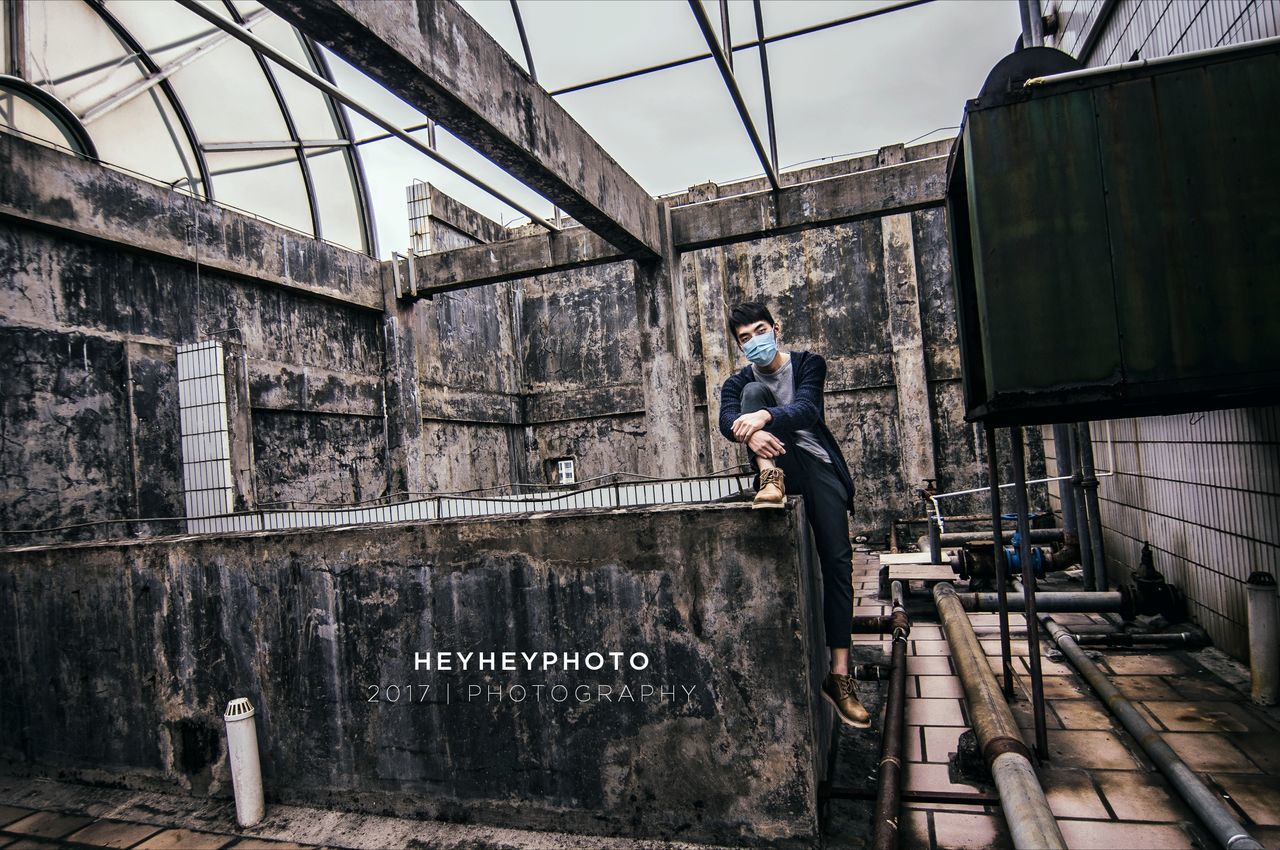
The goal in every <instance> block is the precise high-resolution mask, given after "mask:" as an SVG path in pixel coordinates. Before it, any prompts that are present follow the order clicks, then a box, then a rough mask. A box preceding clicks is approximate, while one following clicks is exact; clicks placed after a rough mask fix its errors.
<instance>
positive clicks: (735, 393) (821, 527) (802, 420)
mask: <svg viewBox="0 0 1280 850" xmlns="http://www.w3.org/2000/svg"><path fill="white" fill-rule="evenodd" d="M781 330H782V329H781V328H780V327H779V326H778V323H777V322H776V321H774V319H773V315H772V314H771V313H770V312H769V308H768V307H766V306H764V305H763V304H760V303H758V302H754V301H753V302H748V303H745V304H739V305H737V306H736V307H734V308H733V309H732V310H730V312H729V333H730V335H731V336H732V337H733V338H734V339H735V340H737V343H738V347H739V348H740V349H741V350H742V353H743V354H745V355H746V357H747V359H748V360H750V361H751V365H750V366H747V367H745V368H743V370H742V371H741V372H738V373H737V374H736V375H734V376H732V377H731V378H729V380H727V381H725V383H724V388H723V389H722V390H721V391H720V433H722V434H724V436H725V437H726V438H727V439H730V440H733V441H735V442H739V443H746V444H747V448H748V449H750V452H749V456H750V459H751V466H752V468H753V469H755V470H757V471H758V472H759V476H760V478H759V484H758V486H757V488H756V497H755V501H754V502H753V503H752V505H751V507H752V508H781V507H782V506H783V505H784V504H785V502H786V496H787V494H788V493H790V494H792V495H798V496H803V497H804V512H805V516H806V517H808V519H809V527H810V528H811V529H813V537H814V542H815V544H816V545H817V549H818V558H819V560H820V561H821V562H822V590H823V592H822V597H823V605H822V607H823V623H824V625H825V627H826V634H827V646H828V647H830V650H831V672H830V673H828V674H827V677H826V679H824V680H823V682H822V696H823V698H825V699H826V700H827V701H828V702H830V703H831V704H832V705H833V706H835V709H836V713H837V714H838V715H839V716H840V719H841V720H842V721H844V722H845V723H847V724H849V725H850V726H857V727H859V728H866V727H868V726H870V725H871V721H870V716H869V715H868V714H867V710H866V709H865V708H863V707H862V703H860V702H859V701H858V697H857V695H856V693H855V692H854V688H853V679H852V678H851V677H850V676H849V675H848V673H849V632H850V630H851V629H852V628H853V583H852V572H853V547H852V546H850V544H849V515H848V512H849V511H852V510H853V479H852V477H851V476H850V475H849V466H848V464H846V463H845V460H844V457H843V456H842V455H841V454H840V447H839V446H838V445H836V441H835V438H834V437H833V436H831V432H830V431H829V430H828V429H827V425H826V423H825V422H824V421H823V418H822V388H823V384H824V382H825V381H826V379H827V363H826V361H825V360H823V359H822V356H821V355H818V354H814V353H813V352H809V351H782V350H781V349H779V348H778V342H779V339H780V334H781Z"/></svg>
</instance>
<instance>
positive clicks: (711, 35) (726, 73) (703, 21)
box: [689, 0, 782, 192]
mask: <svg viewBox="0 0 1280 850" xmlns="http://www.w3.org/2000/svg"><path fill="white" fill-rule="evenodd" d="M689 9H690V10H691V11H692V12H693V17H694V18H695V19H696V20H697V22H698V27H699V28H700V29H701V30H702V37H703V38H704V39H706V41H707V47H709V48H711V55H712V57H713V58H714V59H715V60H716V67H718V68H719V69H720V76H721V77H723V78H724V85H725V88H727V89H728V90H729V96H730V97H732V98H733V105H734V107H735V108H736V109H737V110H738V117H739V118H741V119H742V126H743V127H745V128H746V130H747V135H748V136H749V137H750V138H751V146H752V147H753V148H755V149H756V157H758V158H759V160H760V164H761V165H762V166H764V173H765V176H766V177H768V178H769V185H770V186H772V187H773V190H774V191H775V192H776V191H778V190H779V189H781V188H782V184H781V183H779V182H778V169H777V168H776V167H775V166H774V164H773V162H771V161H770V160H769V155H768V154H767V153H766V152H765V149H764V143H763V142H761V141H760V134H759V133H758V132H756V125H755V122H753V121H752V120H751V113H750V112H749V111H748V110H747V102H746V100H744V99H743V97H742V90H741V89H739V88H738V81H737V80H736V79H734V76H733V66H732V65H730V64H729V57H728V55H727V54H726V53H725V52H724V49H723V48H722V47H721V46H720V43H719V42H718V41H716V31H715V29H714V27H713V26H712V24H711V19H710V18H708V17H707V10H706V9H703V8H702V0H689Z"/></svg>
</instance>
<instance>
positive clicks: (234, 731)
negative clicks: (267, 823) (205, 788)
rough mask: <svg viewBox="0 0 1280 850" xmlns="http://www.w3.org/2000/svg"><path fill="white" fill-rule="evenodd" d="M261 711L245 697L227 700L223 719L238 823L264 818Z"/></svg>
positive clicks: (248, 824) (249, 822) (244, 823)
mask: <svg viewBox="0 0 1280 850" xmlns="http://www.w3.org/2000/svg"><path fill="white" fill-rule="evenodd" d="M256 713H257V712H255V711H254V708H253V705H252V704H251V703H250V702H249V700H247V699H245V698H244V697H240V698H239V699H233V700H232V701H231V702H229V703H227V710H226V713H225V714H223V715H222V719H223V720H225V721H226V724H227V760H228V761H229V762H230V763H231V788H232V790H233V791H234V792H235V795H236V823H238V824H240V825H241V826H253V825H254V824H255V823H257V822H258V821H260V820H262V816H263V814H264V805H263V801H262V765H261V763H260V762H259V761H258V729H257V726H256V724H255V723H254V722H253V717H254V715H255V714H256Z"/></svg>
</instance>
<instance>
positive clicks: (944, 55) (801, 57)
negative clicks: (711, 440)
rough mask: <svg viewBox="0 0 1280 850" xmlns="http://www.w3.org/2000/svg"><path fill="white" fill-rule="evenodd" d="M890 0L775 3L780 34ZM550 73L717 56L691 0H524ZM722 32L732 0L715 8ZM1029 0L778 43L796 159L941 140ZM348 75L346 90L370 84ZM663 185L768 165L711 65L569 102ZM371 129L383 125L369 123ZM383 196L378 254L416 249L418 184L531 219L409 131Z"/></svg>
mask: <svg viewBox="0 0 1280 850" xmlns="http://www.w3.org/2000/svg"><path fill="white" fill-rule="evenodd" d="M461 4H462V6H463V8H465V9H466V10H467V12H468V13H470V14H471V15H472V16H473V17H474V18H476V20H478V21H479V22H480V23H481V25H483V26H484V27H485V29H486V30H488V32H489V33H490V34H491V35H492V36H493V37H494V38H495V39H497V41H498V43H499V44H501V45H502V46H503V47H504V48H505V49H506V50H507V51H508V52H509V53H510V54H511V55H512V56H513V58H515V59H516V60H517V61H518V62H519V64H520V65H521V66H523V65H524V64H525V62H524V55H523V51H522V48H521V46H520V40H519V36H518V34H517V31H516V27H515V23H514V18H513V17H512V13H511V4H510V3H509V2H508V0H461ZM884 5H886V3H885V2H884V0H872V2H866V0H863V1H862V2H857V0H764V4H763V17H764V25H765V32H766V35H772V34H775V33H779V32H785V31H789V30H793V29H796V28H799V27H804V26H808V25H810V24H815V23H819V22H823V21H829V20H834V19H837V18H841V17H845V16H848V15H851V14H855V13H857V12H860V11H865V10H867V9H871V8H876V7H879V6H884ZM520 9H521V13H522V15H523V17H524V23H525V27H526V30H527V32H528V35H529V40H530V44H531V49H532V52H533V63H534V67H535V69H536V71H537V75H538V82H539V83H540V84H541V85H542V86H543V87H544V88H546V89H548V90H555V89H557V88H562V87H565V86H570V85H573V84H575V83H580V82H585V81H588V80H594V79H598V78H600V77H604V76H609V75H612V74H617V73H621V72H624V71H628V70H632V69H635V68H639V67H642V66H646V65H652V64H656V63H659V62H664V61H668V60H672V59H679V58H682V57H685V56H691V55H695V54H698V53H704V52H706V43H705V42H704V41H703V40H702V34H701V31H700V30H699V29H698V26H697V24H696V22H695V20H694V17H693V13H692V11H691V10H690V8H689V5H688V3H687V2H685V0H608V2H603V1H602V0H521V3H520ZM730 9H731V20H730V32H731V36H732V40H733V41H734V43H736V44H740V43H742V42H744V41H748V40H751V39H753V38H754V37H755V23H754V18H753V15H752V11H751V3H750V0H730ZM707 10H708V14H709V16H710V17H711V19H712V20H713V21H714V22H715V23H716V25H717V28H718V26H719V21H720V16H719V7H718V3H715V2H711V3H707ZM1019 31H1020V30H1019V18H1018V7H1017V3H1016V2H1015V0H936V2H932V3H928V4H925V5H923V6H918V7H914V8H910V9H905V10H901V11H896V12H892V13H890V14H886V15H882V16H879V17H877V18H873V19H870V20H865V21H858V22H855V23H851V24H846V25H844V26H840V27H836V28H832V29H828V30H825V31H823V32H819V33H814V34H811V35H805V36H801V37H798V38H794V39H790V40H786V41H781V42H776V43H774V44H771V45H769V48H768V50H769V55H768V61H769V70H770V76H771V79H772V85H773V100H774V109H775V117H776V123H777V135H778V158H779V161H780V163H781V165H782V167H783V168H784V169H786V168H787V167H789V166H792V165H796V164H800V163H806V162H812V161H815V160H820V159H824V158H837V157H841V156H845V155H848V154H852V153H857V152H862V151H868V150H875V149H876V148H879V147H881V146H884V145H889V144H894V143H898V142H907V141H910V140H912V139H916V138H917V137H924V139H936V138H941V137H943V136H946V135H953V134H954V132H955V131H954V130H942V131H939V130H938V128H944V127H951V126H954V125H957V124H959V122H960V117H961V113H962V111H963V108H964V102H965V100H967V99H969V98H972V97H974V96H975V95H976V94H977V92H978V89H979V87H980V86H981V85H982V81H983V79H984V78H985V77H986V75H987V72H988V71H990V70H991V67H992V66H993V65H994V64H995V63H996V62H997V61H999V59H1000V58H1001V57H1003V56H1004V55H1005V54H1007V53H1008V52H1010V51H1011V50H1012V49H1013V45H1014V42H1015V40H1016V39H1017V37H1018V34H1019ZM734 70H735V75H736V77H737V78H738V81H739V85H740V86H741V87H742V89H743V93H744V96H745V98H746V100H747V102H748V105H749V107H750V109H751V112H752V116H753V119H754V120H755V122H756V124H757V126H758V127H759V130H760V134H761V137H762V138H764V137H765V110H764V97H763V87H762V85H761V81H760V65H759V60H758V52H757V51H755V50H742V51H738V52H737V53H736V54H735V66H734ZM354 77H355V75H353V74H351V73H350V72H348V73H344V74H340V80H341V82H342V83H343V84H344V86H345V87H348V88H352V89H358V88H360V87H361V85H362V83H361V81H359V80H358V79H355V78H354ZM364 85H365V86H366V88H365V91H364V93H363V96H364V97H365V98H366V99H368V100H369V101H370V102H371V103H376V104H377V106H378V108H379V110H380V111H382V112H383V113H384V114H387V115H389V116H393V117H394V118H396V119H397V120H400V121H402V122H403V124H402V126H403V125H407V124H412V123H415V122H417V121H421V120H422V118H421V116H419V115H418V114H417V113H416V112H415V111H413V110H412V109H411V108H409V107H408V106H406V105H404V104H402V103H395V102H392V100H391V99H390V98H389V97H387V96H386V95H385V94H379V93H378V92H376V91H375V90H374V87H372V86H368V85H367V84H364ZM557 100H558V102H559V103H560V105H561V106H563V107H564V108H565V109H567V110H568V111H569V113H570V114H571V115H573V117H574V118H575V119H576V120H577V121H578V122H579V123H580V124H582V126H583V127H585V128H586V130H587V131H588V132H589V133H591V135H592V136H594V137H595V138H596V139H597V140H598V141H599V142H600V144H601V145H602V146H603V147H604V149H605V150H606V151H608V152H609V153H610V154H611V155H612V156H613V157H614V158H615V159H616V160H617V161H618V162H619V163H620V164H621V165H622V167H623V168H624V169H626V170H627V171H628V172H629V173H630V174H631V175H632V176H633V177H634V178H635V179H636V180H638V181H639V182H640V184H641V185H642V186H644V188H645V189H647V190H648V191H649V192H650V193H651V194H653V195H662V194H668V193H672V192H679V191H682V190H684V189H686V188H688V187H689V186H691V185H694V184H696V183H702V182H706V181H708V180H712V181H715V182H717V183H726V182H730V181H733V180H737V179H741V178H744V177H750V176H753V175H756V174H759V173H761V171H762V169H761V167H760V164H759V161H758V160H757V159H756V157H755V152H754V150H753V148H752V146H751V143H750V141H749V139H748V137H747V134H746V131H745V130H744V129H743V127H742V124H741V122H740V121H739V119H738V116H737V113H736V112H735V111H734V108H733V102H732V100H731V99H730V97H729V94H728V92H727V91H726V89H725V87H724V84H723V82H722V81H721V79H720V75H719V72H718V71H717V69H716V66H715V63H714V62H712V61H711V60H706V61H703V62H699V63H695V64H691V65H686V66H683V67H680V68H676V69H672V70H667V71H660V72H657V73H653V74H649V75H646V76H643V77H639V78H636V79H632V80H627V81H623V82H619V83H612V84H609V85H604V86H599V87H597V88H594V89H589V90H586V91H582V92H575V93H570V94H566V95H562V96H560V97H558V98H557ZM354 123H355V125H356V132H357V135H359V136H365V135H373V134H374V133H375V132H377V131H376V128H373V127H372V126H371V125H369V124H368V123H367V122H364V121H362V120H360V119H358V118H356V119H355V121H354ZM438 143H439V145H440V149H441V150H442V151H444V152H447V153H448V154H449V155H450V156H452V157H454V158H456V159H458V160H460V161H463V162H464V163H466V165H467V167H468V168H469V169H470V170H472V171H473V172H475V173H476V174H477V175H480V176H483V177H484V178H485V179H486V180H488V181H489V182H491V183H493V184H495V185H497V186H498V187H500V188H501V189H503V191H506V192H509V193H510V194H511V195H512V196H513V197H516V198H518V199H519V200H520V201H521V202H522V203H526V204H528V205H529V206H530V207H531V208H532V209H534V210H535V211H537V212H539V213H541V214H544V215H547V216H550V215H551V213H552V207H551V204H550V203H549V202H547V201H546V200H544V199H542V198H540V197H539V196H537V195H536V194H535V193H533V192H530V191H529V190H527V189H524V188H523V187H522V186H520V184H518V183H516V182H515V181H514V180H512V179H511V178H509V177H507V176H506V175H505V174H503V173H502V172H501V171H500V170H499V169H497V168H496V167H495V166H493V165H492V164H491V163H488V162H487V161H485V160H484V159H483V158H482V157H479V156H478V155H477V154H475V153H474V152H472V151H470V150H469V149H467V148H466V147H465V146H464V145H462V144H461V143H459V142H457V140H454V139H451V138H449V137H448V136H447V134H440V135H439V136H438ZM363 150H364V157H365V167H366V169H367V172H368V177H369V182H370V184H371V186H372V191H373V192H374V196H375V197H374V207H375V209H376V215H377V219H378V222H377V224H378V233H379V243H380V244H379V252H380V254H381V255H382V256H384V257H385V256H387V255H389V253H390V252H391V251H392V250H400V251H403V250H405V249H406V248H407V247H408V242H409V236H408V233H409V230H408V221H407V216H406V211H405V195H404V187H405V186H406V185H407V184H408V183H410V182H412V181H413V180H415V179H419V180H425V181H428V182H431V183H434V184H436V185H437V186H439V187H440V188H441V189H442V190H443V191H445V192H446V193H448V194H450V195H452V196H453V197H455V198H458V199H459V200H461V201H462V202H464V203H466V204H468V205H469V206H472V207H474V208H476V209H477V210H479V211H480V212H482V213H484V214H486V215H488V216H490V217H492V218H494V219H497V220H501V221H503V222H510V221H512V220H513V219H515V218H519V217H520V216H519V214H518V213H517V212H515V211H514V210H512V209H511V208H509V207H507V206H506V205H505V204H503V203H501V202H500V201H497V200H495V199H493V198H491V197H490V196H488V195H486V194H485V193H484V192H482V191H481V190H479V189H476V188H474V187H472V186H471V185H470V184H468V183H467V182H466V181H464V180H463V179H461V178H459V177H457V176H455V175H453V174H451V173H449V172H447V171H445V170H444V169H443V168H441V167H440V166H438V165H436V164H435V163H433V162H432V161H430V160H429V159H427V158H426V157H424V156H422V155H421V154H418V153H416V152H414V151H412V150H411V149H410V148H408V147H407V146H405V145H403V144H402V143H400V142H398V141H396V140H388V141H384V142H377V143H374V144H371V145H367V146H365V147H364V149H363Z"/></svg>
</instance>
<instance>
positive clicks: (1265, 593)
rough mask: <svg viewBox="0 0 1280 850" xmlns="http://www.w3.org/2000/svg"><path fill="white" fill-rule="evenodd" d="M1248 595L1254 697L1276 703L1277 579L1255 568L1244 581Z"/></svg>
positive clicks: (1279, 682)
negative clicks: (1255, 570) (1246, 580)
mask: <svg viewBox="0 0 1280 850" xmlns="http://www.w3.org/2000/svg"><path fill="white" fill-rule="evenodd" d="M1245 587H1246V594H1247V595H1248V597H1249V676H1250V678H1251V679H1252V680H1253V701H1254V702H1256V703H1257V704H1258V705H1275V704H1276V700H1277V698H1280V628H1277V624H1276V580H1275V578H1273V577H1272V575H1271V573H1264V572H1256V573H1254V574H1253V575H1251V576H1249V583H1248V584H1246V585H1245Z"/></svg>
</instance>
